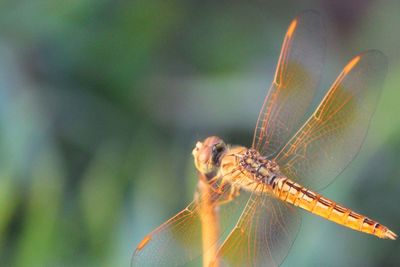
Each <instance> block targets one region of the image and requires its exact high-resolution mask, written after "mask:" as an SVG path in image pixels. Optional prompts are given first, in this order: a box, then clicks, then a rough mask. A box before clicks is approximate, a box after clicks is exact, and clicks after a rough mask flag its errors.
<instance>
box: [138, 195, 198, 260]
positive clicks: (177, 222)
mask: <svg viewBox="0 0 400 267" xmlns="http://www.w3.org/2000/svg"><path fill="white" fill-rule="evenodd" d="M200 254H201V224H200V216H199V212H198V206H197V205H196V204H195V202H193V203H191V204H190V205H189V206H188V207H187V208H186V209H184V210H182V211H181V212H179V213H178V214H177V215H175V216H174V217H172V218H171V219H170V220H168V221H167V222H165V223H164V224H162V225H161V226H160V227H158V228H157V229H156V230H154V231H153V232H152V233H150V234H149V235H147V236H146V237H145V238H144V239H143V240H142V241H141V242H140V244H139V245H138V247H137V248H136V250H135V252H134V255H133V258H132V262H131V266H180V265H183V264H184V263H186V262H188V261H190V260H192V259H194V258H196V257H198V256H199V255H200Z"/></svg>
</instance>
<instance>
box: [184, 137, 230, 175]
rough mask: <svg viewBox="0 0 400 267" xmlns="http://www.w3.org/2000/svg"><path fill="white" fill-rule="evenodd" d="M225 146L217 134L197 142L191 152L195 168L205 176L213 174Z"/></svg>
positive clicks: (216, 169) (218, 164)
mask: <svg viewBox="0 0 400 267" xmlns="http://www.w3.org/2000/svg"><path fill="white" fill-rule="evenodd" d="M226 148H227V146H226V144H225V143H224V141H223V140H222V139H221V138H219V137H217V136H211V137H207V138H206V139H205V140H204V141H203V142H197V144H196V147H195V148H194V149H193V152H192V154H193V157H194V164H195V165H196V168H197V170H198V171H199V172H200V173H202V174H204V175H206V176H207V177H210V178H212V177H213V176H215V175H216V174H217V172H218V168H219V166H220V159H221V156H222V155H223V154H224V153H225V152H226Z"/></svg>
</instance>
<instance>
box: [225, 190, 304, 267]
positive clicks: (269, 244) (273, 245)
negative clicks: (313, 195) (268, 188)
mask: <svg viewBox="0 0 400 267" xmlns="http://www.w3.org/2000/svg"><path fill="white" fill-rule="evenodd" d="M300 223H301V217H300V216H299V214H298V211H297V209H296V208H294V207H292V206H289V205H288V204H286V203H284V202H282V201H280V200H278V199H276V198H274V197H272V196H268V194H262V195H256V194H253V195H252V196H251V198H250V199H249V201H248V203H247V205H246V208H245V210H244V211H243V213H242V215H241V217H240V220H239V221H238V223H237V225H236V226H235V227H234V229H233V230H232V232H231V233H230V235H229V236H228V237H227V239H226V240H225V242H224V243H223V245H222V246H221V248H220V250H219V252H218V255H219V257H218V258H219V259H220V260H221V263H222V266H279V265H280V264H281V263H282V262H283V260H284V259H285V257H286V255H287V254H288V252H289V249H290V248H291V246H292V244H293V242H294V240H295V238H296V236H297V232H298V229H299V226H300Z"/></svg>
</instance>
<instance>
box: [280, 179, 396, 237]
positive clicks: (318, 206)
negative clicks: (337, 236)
mask: <svg viewBox="0 0 400 267" xmlns="http://www.w3.org/2000/svg"><path fill="white" fill-rule="evenodd" d="M273 192H274V194H275V196H276V197H278V198H279V199H281V200H283V201H286V202H288V203H290V204H292V205H294V206H298V207H300V208H302V209H305V210H307V211H309V212H311V213H313V214H316V215H318V216H321V217H323V218H325V219H328V220H330V221H333V222H335V223H338V224H340V225H343V226H346V227H348V228H351V229H353V230H357V231H360V232H364V233H367V234H371V235H375V236H377V237H380V238H386V239H387V238H389V239H396V238H397V235H396V234H395V233H393V232H392V231H390V230H389V229H388V228H387V227H386V226H384V225H382V224H380V223H378V222H376V221H374V220H371V219H369V218H368V217H366V216H364V215H361V214H358V213H356V212H354V211H352V210H351V209H348V208H346V207H343V206H341V205H339V204H337V203H336V202H334V201H332V200H330V199H327V198H325V197H323V196H322V195H320V194H317V193H315V192H313V191H311V190H309V189H307V188H305V187H304V186H301V185H299V184H297V183H295V182H293V181H292V180H290V179H288V178H281V179H279V180H277V181H276V182H275V185H274V186H273Z"/></svg>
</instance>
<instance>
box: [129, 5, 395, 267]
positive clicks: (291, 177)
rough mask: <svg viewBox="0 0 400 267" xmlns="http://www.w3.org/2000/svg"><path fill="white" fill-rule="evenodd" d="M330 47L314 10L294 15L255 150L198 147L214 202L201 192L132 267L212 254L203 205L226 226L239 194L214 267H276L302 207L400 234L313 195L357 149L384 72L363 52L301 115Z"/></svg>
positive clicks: (375, 54)
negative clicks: (204, 231) (239, 201)
mask: <svg viewBox="0 0 400 267" xmlns="http://www.w3.org/2000/svg"><path fill="white" fill-rule="evenodd" d="M324 51H325V40H324V38H323V26H322V23H321V19H320V17H319V15H318V14H316V13H315V12H310V11H308V12H304V13H302V14H301V15H299V16H298V17H296V18H295V19H294V20H293V21H292V23H291V24H290V26H289V28H288V30H287V33H286V36H285V39H284V41H283V45H282V50H281V53H280V56H279V60H278V65H277V69H276V73H275V77H274V80H273V82H272V85H271V87H270V88H269V91H268V94H267V96H266V98H265V101H264V104H263V106H262V108H261V111H260V115H259V118H258V121H257V125H256V128H255V132H254V138H253V144H252V146H251V148H246V147H242V146H230V145H226V144H225V143H224V142H223V141H222V140H221V139H220V138H219V137H215V136H212V137H208V138H207V139H205V140H204V141H203V142H198V143H197V144H196V147H195V148H194V150H193V156H194V162H195V165H196V168H197V170H198V172H199V175H200V177H203V180H204V181H203V182H204V183H203V185H204V184H206V186H207V187H209V188H210V191H211V192H212V193H211V198H207V199H206V198H205V197H204V195H202V194H201V193H198V192H197V193H196V194H195V200H194V201H193V202H192V203H191V204H189V205H188V206H187V207H186V208H185V209H184V210H182V211H181V212H179V213H178V214H177V215H175V216H174V217H172V218H171V219H169V220H168V221H166V222H165V223H164V224H162V225H161V226H160V227H158V228H157V229H155V230H154V231H153V232H151V233H150V234H148V235H147V236H146V237H145V238H144V239H143V240H142V241H141V242H140V243H139V245H138V246H137V248H136V250H135V252H134V255H133V258H132V263H131V264H132V266H180V265H184V264H185V263H187V262H189V261H191V260H193V259H196V258H198V257H199V256H200V255H201V254H202V253H207V246H206V247H205V246H202V240H203V239H204V238H202V235H201V228H202V227H201V226H202V216H201V206H202V203H204V202H207V201H208V202H209V203H212V204H211V205H215V208H216V209H218V210H220V211H221V213H222V214H221V216H220V217H221V218H220V219H221V220H222V219H224V218H227V217H234V216H233V214H235V212H234V211H235V210H237V209H238V207H239V205H237V199H239V197H242V196H245V198H246V199H247V201H244V203H245V207H244V208H243V211H242V212H241V213H240V215H239V216H238V218H237V223H236V224H234V225H233V226H232V228H228V226H225V224H224V223H221V225H219V226H218V227H219V228H218V229H217V230H218V231H215V233H218V236H217V239H216V241H215V242H211V243H212V244H211V245H210V246H209V247H210V250H214V249H215V250H216V253H214V254H213V253H210V255H211V257H214V259H211V261H210V263H209V265H213V266H218V265H223V266H225V265H227V266H277V265H280V264H281V263H282V261H283V260H284V258H285V257H286V255H287V254H288V251H289V249H290V247H291V245H292V244H293V242H294V240H295V238H296V235H297V232H298V229H299V226H300V221H301V218H300V216H299V213H298V211H297V210H298V208H296V207H300V208H302V209H304V210H307V211H309V212H311V213H313V214H316V215H319V216H321V217H323V218H325V219H327V220H330V221H333V222H335V223H338V224H340V225H343V226H346V227H348V228H351V229H354V230H357V231H361V232H364V233H368V234H372V235H375V236H377V237H379V238H384V239H396V238H397V235H396V234H395V233H394V232H392V231H391V230H389V229H388V228H387V227H386V226H383V225H382V224H380V223H378V222H376V221H374V220H372V219H369V218H368V217H366V216H364V215H361V214H358V213H356V212H354V211H352V210H351V209H348V208H345V207H343V206H341V205H339V204H337V203H336V202H334V201H332V200H330V199H328V198H326V197H324V196H322V195H320V194H318V193H316V191H318V190H320V189H322V188H324V187H326V186H327V185H328V184H330V183H331V182H332V181H333V180H334V178H335V177H337V176H338V175H339V174H340V173H341V172H342V171H343V169H344V168H345V167H346V166H347V165H348V164H349V163H350V162H351V161H352V159H353V158H354V157H355V155H356V154H357V152H358V151H359V149H360V147H361V144H362V142H363V140H364V137H365V136H366V132H367V129H368V126H369V122H370V119H371V117H372V114H373V112H374V110H375V107H376V105H377V103H378V99H379V95H380V91H381V90H380V88H381V86H382V83H383V80H384V76H385V74H386V71H387V61H386V57H385V56H384V55H383V54H382V53H381V52H379V51H377V50H369V51H366V52H364V53H361V54H359V55H357V56H356V57H354V58H353V59H351V60H350V61H349V62H348V63H347V65H346V66H345V67H344V68H343V71H342V72H341V73H340V75H339V76H338V78H337V79H336V80H335V82H334V83H333V84H332V86H331V87H330V89H329V90H328V91H327V93H326V94H325V96H324V98H323V99H322V100H321V102H320V104H319V105H318V106H317V108H316V109H315V110H314V112H312V114H311V116H309V118H308V119H305V114H307V111H308V108H309V106H310V104H311V102H312V100H313V96H314V92H315V91H316V89H317V87H318V84H319V78H320V74H321V69H322V65H323V58H324ZM313 190H316V191H313ZM210 199H211V200H212V201H209V200H210ZM205 200H207V201H205ZM208 202H207V203H208ZM242 203H243V202H242ZM203 222H204V220H203ZM209 265H207V266H209Z"/></svg>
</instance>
